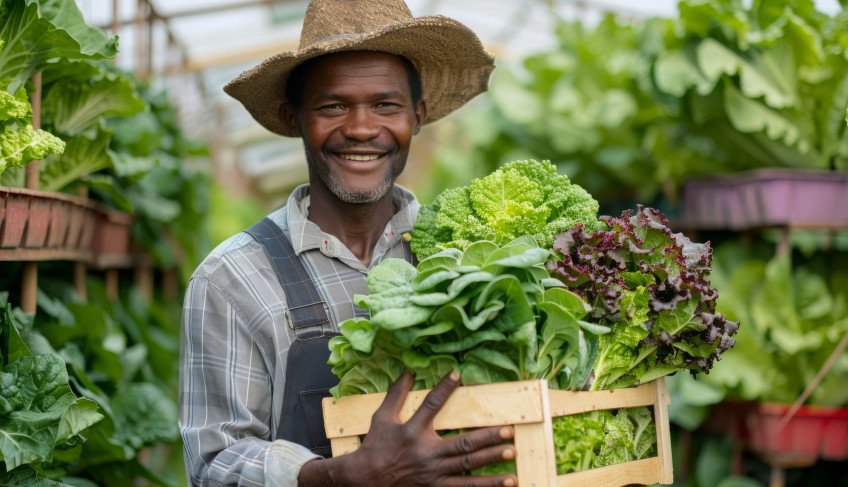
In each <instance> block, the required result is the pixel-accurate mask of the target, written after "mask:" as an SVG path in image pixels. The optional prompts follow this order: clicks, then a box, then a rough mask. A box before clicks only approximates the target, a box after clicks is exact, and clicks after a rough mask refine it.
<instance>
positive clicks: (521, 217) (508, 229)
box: [410, 160, 606, 259]
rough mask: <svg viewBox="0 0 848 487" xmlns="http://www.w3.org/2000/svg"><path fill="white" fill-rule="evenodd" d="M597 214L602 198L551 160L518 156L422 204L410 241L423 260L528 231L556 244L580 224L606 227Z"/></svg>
mask: <svg viewBox="0 0 848 487" xmlns="http://www.w3.org/2000/svg"><path fill="white" fill-rule="evenodd" d="M597 213H598V202H597V201H595V199H594V198H592V196H591V195H590V194H589V193H588V192H586V190H584V189H583V188H582V187H580V186H578V185H576V184H572V183H571V181H569V179H568V176H565V175H562V174H558V173H557V171H556V166H554V165H553V164H551V163H550V161H542V162H538V161H535V160H526V161H514V162H511V163H509V164H506V165H504V166H503V167H501V168H500V169H498V170H496V171H494V172H493V173H491V174H490V175H488V176H486V177H485V178H482V179H475V180H474V181H472V182H471V184H470V185H468V186H464V187H460V188H451V189H448V190H445V191H443V192H442V193H441V194H439V196H437V197H436V199H435V200H434V202H433V203H431V204H429V205H424V206H422V208H421V210H420V212H419V216H418V219H417V220H416V222H415V228H414V229H413V231H412V241H411V242H410V245H411V247H412V251H413V252H415V253H416V254H417V255H418V257H419V259H425V258H427V257H429V256H431V255H433V254H435V253H438V252H440V251H442V250H444V249H447V248H458V249H463V250H464V249H466V248H467V247H468V246H469V245H471V244H472V243H474V242H478V241H481V240H488V241H491V242H494V243H496V244H498V245H504V244H506V243H508V242H511V241H513V240H515V239H516V238H518V237H521V236H526V235H529V236H532V237H533V238H535V239H536V241H537V242H538V243H539V246H540V247H542V248H551V246H552V245H553V236H554V235H557V234H559V233H561V232H563V231H565V230H567V229H569V228H571V227H572V226H573V225H575V224H577V223H583V224H584V226H585V228H587V229H598V230H601V229H605V228H606V226H605V224H604V223H603V222H601V221H599V220H598V218H597Z"/></svg>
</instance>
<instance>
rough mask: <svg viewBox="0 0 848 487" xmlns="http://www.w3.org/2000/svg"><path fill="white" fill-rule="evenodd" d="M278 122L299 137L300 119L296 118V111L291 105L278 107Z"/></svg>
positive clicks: (285, 104) (286, 104)
mask: <svg viewBox="0 0 848 487" xmlns="http://www.w3.org/2000/svg"><path fill="white" fill-rule="evenodd" d="M280 121H281V122H283V125H285V126H286V127H288V128H289V129H290V130H291V131H293V132H294V133H295V134H296V135H297V136H298V137H299V136H300V135H301V132H300V119H299V118H298V116H297V111H296V110H295V109H294V107H293V106H291V104H289V103H283V104H282V105H280Z"/></svg>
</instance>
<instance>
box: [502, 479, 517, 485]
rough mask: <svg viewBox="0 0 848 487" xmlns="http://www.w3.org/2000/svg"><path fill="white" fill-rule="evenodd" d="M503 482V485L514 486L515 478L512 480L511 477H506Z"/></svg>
mask: <svg viewBox="0 0 848 487" xmlns="http://www.w3.org/2000/svg"><path fill="white" fill-rule="evenodd" d="M503 484H504V487H515V480H512V478H508V479H506V480H504V483H503Z"/></svg>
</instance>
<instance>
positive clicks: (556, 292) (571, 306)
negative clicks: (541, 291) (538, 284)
mask: <svg viewBox="0 0 848 487" xmlns="http://www.w3.org/2000/svg"><path fill="white" fill-rule="evenodd" d="M544 302H545V303H554V304H557V305H558V306H561V307H562V308H563V309H565V310H566V311H568V312H569V313H571V315H572V316H574V318H576V319H580V318H583V317H584V316H586V314H587V313H588V312H589V311H591V310H592V307H591V306H589V303H587V302H586V301H584V300H583V298H581V297H580V296H578V295H576V294H574V293H573V292H571V291H569V290H568V289H565V288H560V287H555V288H550V289H546V290H545V296H544Z"/></svg>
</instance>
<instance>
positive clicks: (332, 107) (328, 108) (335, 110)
mask: <svg viewBox="0 0 848 487" xmlns="http://www.w3.org/2000/svg"><path fill="white" fill-rule="evenodd" d="M318 110H320V111H321V112H324V113H327V114H340V113H344V112H345V106H344V105H342V104H341V103H328V104H327V105H322V106H320V107H318Z"/></svg>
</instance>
